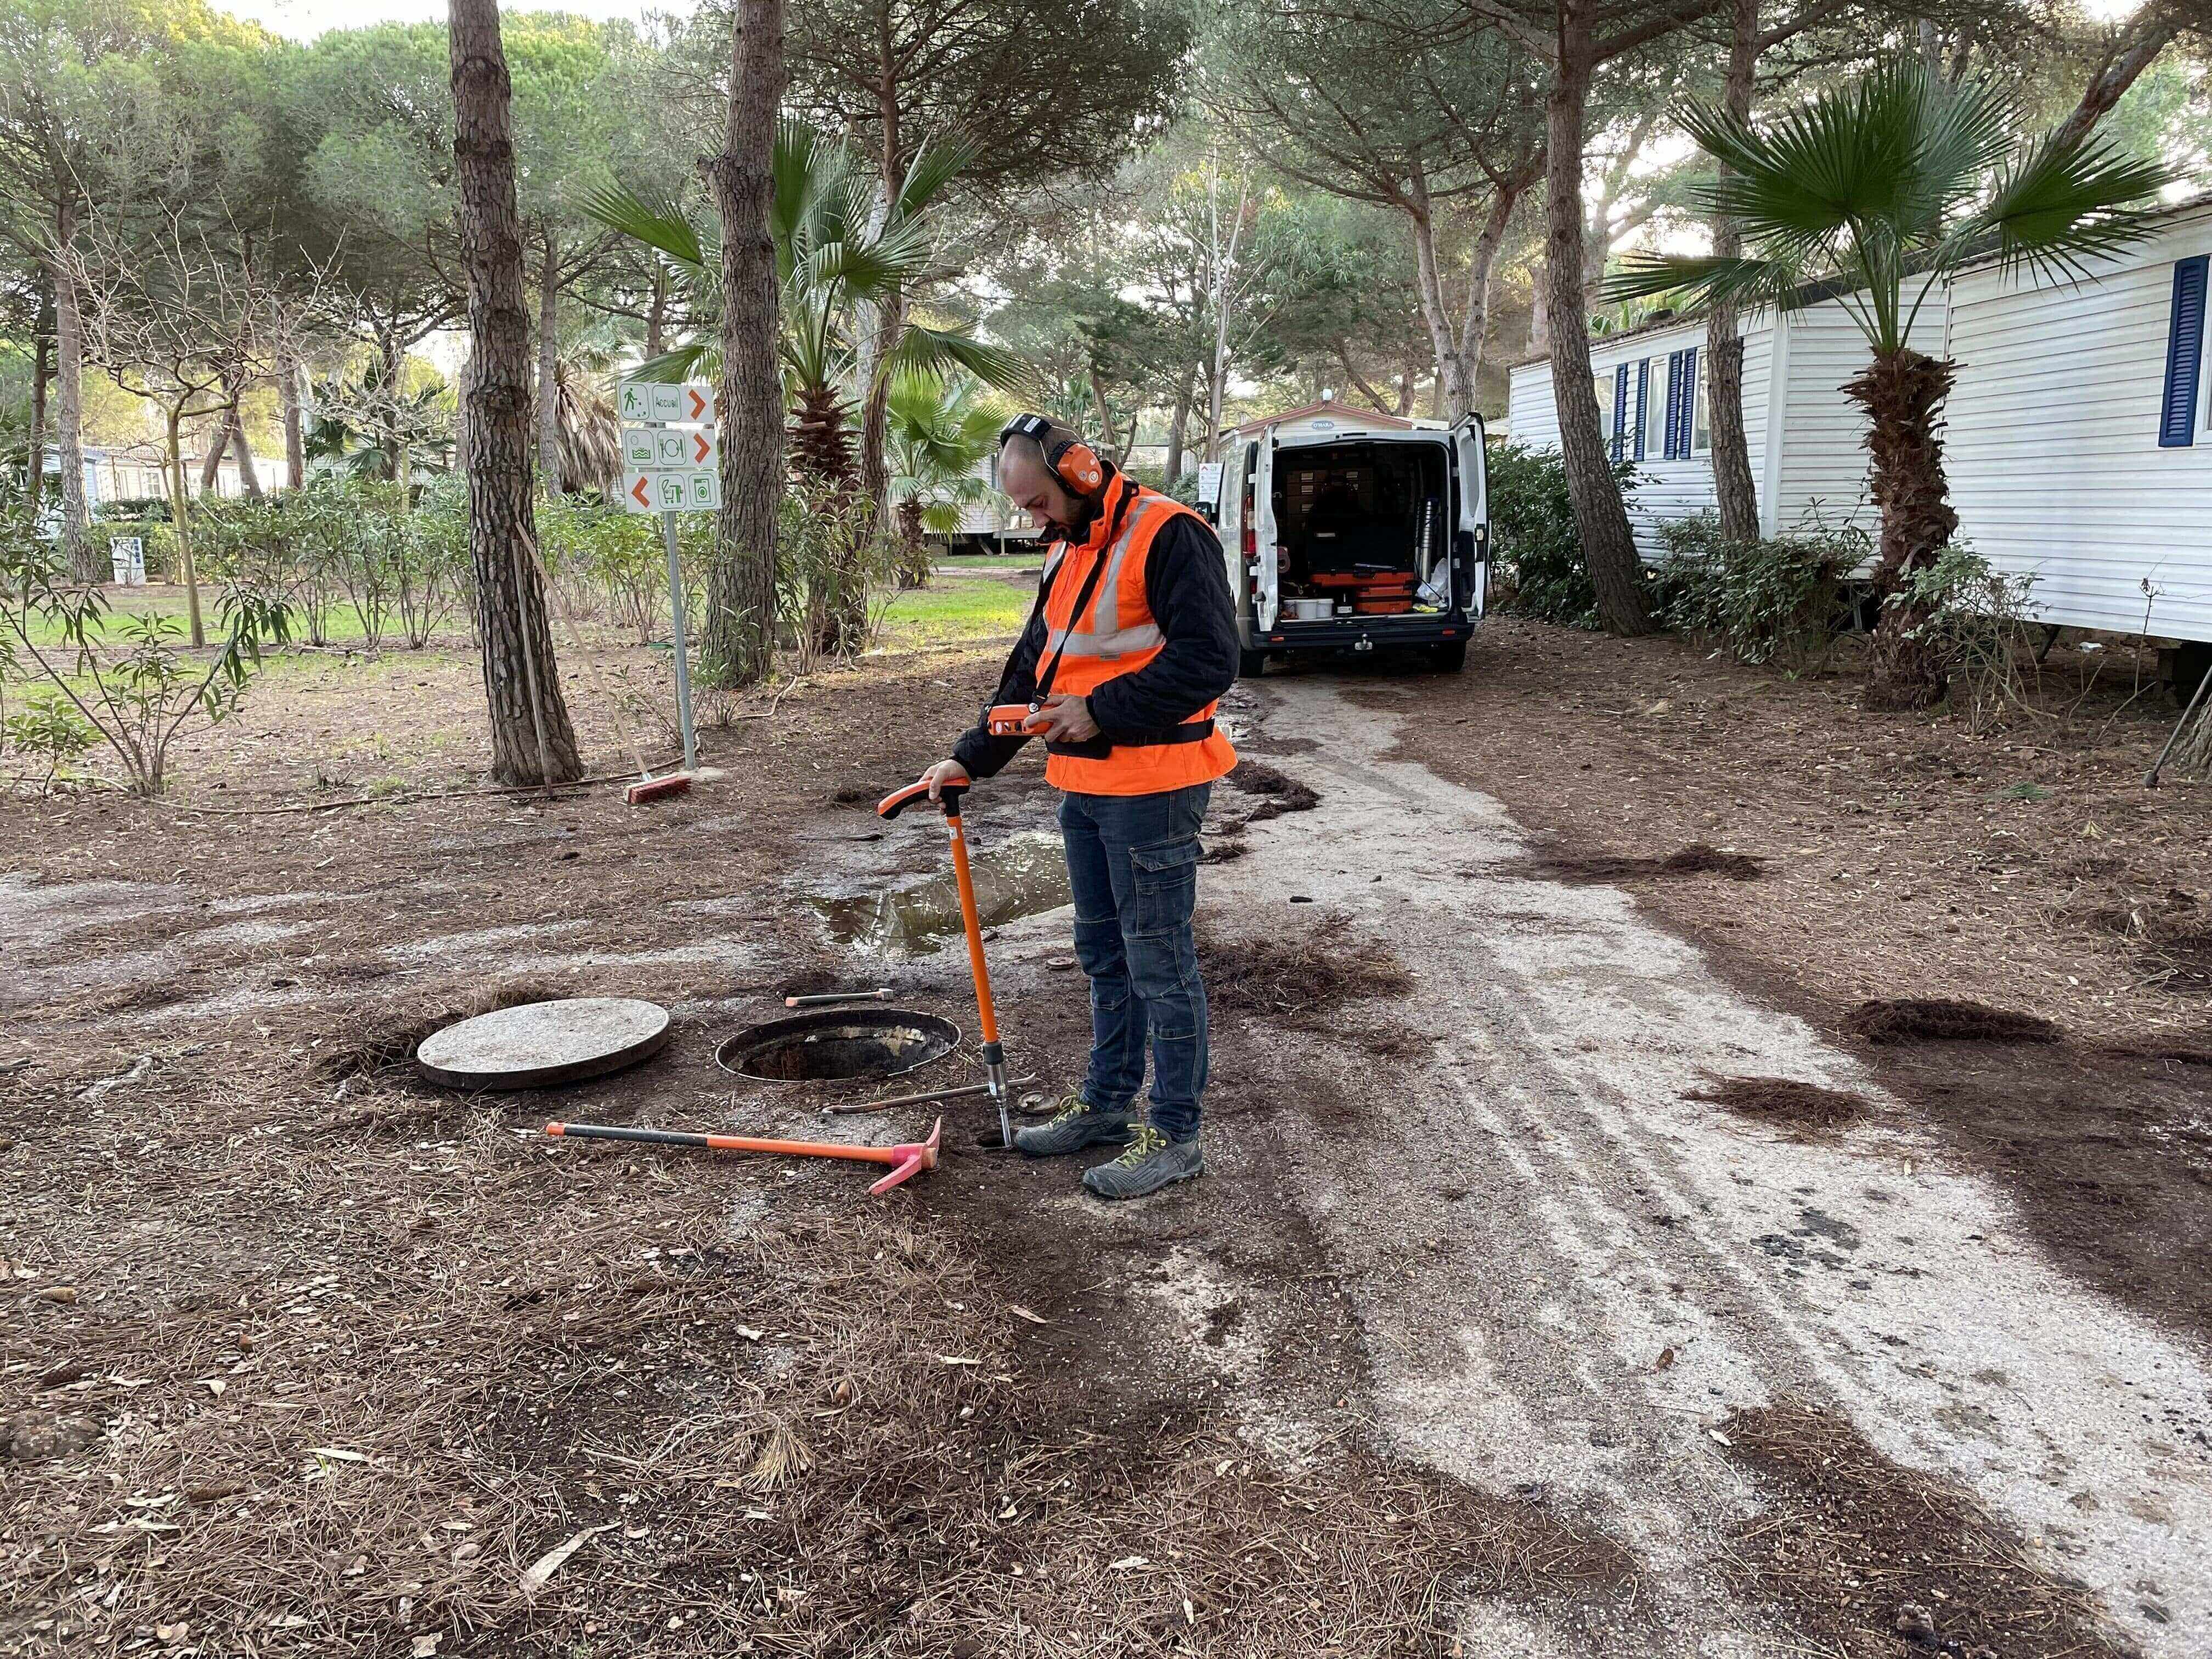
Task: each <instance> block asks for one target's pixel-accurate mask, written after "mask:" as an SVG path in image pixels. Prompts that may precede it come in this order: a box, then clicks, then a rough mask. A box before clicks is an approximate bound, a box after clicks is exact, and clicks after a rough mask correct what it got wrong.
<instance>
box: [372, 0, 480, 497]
mask: <svg viewBox="0 0 2212 1659" xmlns="http://www.w3.org/2000/svg"><path fill="white" fill-rule="evenodd" d="M493 3H494V4H495V5H496V3H497V0H493ZM493 21H495V23H496V21H498V20H497V19H496V18H495V19H494V20H493ZM504 67H505V64H504V60H502V63H501V68H502V70H503V69H504ZM508 171H509V172H510V173H512V172H513V163H512V161H510V162H509V164H508ZM374 326H375V329H376V349H377V353H378V357H379V361H380V362H381V363H382V364H383V368H384V388H383V390H384V407H383V409H382V410H380V413H381V414H382V416H384V437H383V440H382V442H381V444H380V448H382V450H383V451H384V476H385V477H386V478H387V479H389V480H392V481H393V482H395V483H400V484H403V485H404V484H405V483H406V482H407V456H406V446H405V445H404V443H402V442H401V441H400V438H399V377H400V374H402V373H403V372H404V370H405V368H406V366H407V354H406V352H405V351H404V350H403V349H401V348H400V344H399V331H398V329H397V328H387V327H386V326H385V325H383V324H381V323H379V324H376V325H374Z"/></svg>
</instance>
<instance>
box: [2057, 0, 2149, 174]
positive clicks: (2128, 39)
mask: <svg viewBox="0 0 2212 1659" xmlns="http://www.w3.org/2000/svg"><path fill="white" fill-rule="evenodd" d="M2180 27H2181V15H2180V9H2179V7H2178V6H2169V5H2166V4H2162V3H2160V0H2151V3H2149V4H2148V5H2146V6H2144V7H2143V8H2142V10H2141V11H2139V12H2137V13H2136V15H2135V16H2134V17H2133V18H2132V19H2131V20H2130V21H2129V23H2128V24H2127V26H2126V31H2127V32H2126V33H2124V34H2122V35H2120V36H2119V37H2118V38H2117V40H2115V41H2114V43H2113V46H2112V52H2110V54H2109V55H2108V56H2107V57H2106V59H2105V61H2104V62H2103V63H2102V64H2099V65H2098V67H2097V72H2096V74H2094V75H2093V76H2091V77H2090V78H2089V84H2088V86H2087V88H2084V89H2083V90H2082V93H2081V102H2080V103H2078V104H2076V105H2075V106H2074V112H2073V113H2072V114H2070V115H2069V116H2068V117H2067V118H2065V119H2064V120H2063V121H2062V122H2060V123H2059V124H2058V129H2057V132H2055V133H2054V134H2053V135H2052V137H2054V138H2055V139H2057V140H2059V141H2062V142H2064V143H2078V142H2080V141H2081V139H2084V138H2086V137H2088V136H2089V132H2090V129H2092V128H2093V127H2094V126H2095V125H2097V123H2098V122H2100V121H2101V120H2103V119H2104V118H2105V117H2106V115H2108V114H2110V113H2111V112H2112V106H2113V105H2115V104H2117V103H2118V102H2119V101H2120V99H2121V98H2122V96H2123V95H2124V94H2125V93H2126V92H2127V89H2128V88H2130V87H2131V86H2133V85H2135V83H2136V76H2140V75H2141V74H2142V72H2143V71H2144V70H2147V69H2148V68H2149V67H2150V66H2151V64H2154V62H2156V61H2157V58H2158V55H2159V53H2160V52H2164V51H2165V50H2166V43H2167V42H2168V41H2170V40H2172V39H2173V37H2174V35H2175V34H2176V33H2178V32H2179V29H2180Z"/></svg>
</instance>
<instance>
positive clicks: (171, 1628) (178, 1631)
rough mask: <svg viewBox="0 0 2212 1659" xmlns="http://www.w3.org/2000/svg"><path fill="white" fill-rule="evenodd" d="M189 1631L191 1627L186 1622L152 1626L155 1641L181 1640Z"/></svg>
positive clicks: (189, 1633)
mask: <svg viewBox="0 0 2212 1659" xmlns="http://www.w3.org/2000/svg"><path fill="white" fill-rule="evenodd" d="M191 1633H192V1627H191V1626H190V1625H187V1624H181V1623H179V1624H174V1625H156V1626H154V1639H155V1641H157V1642H181V1641H183V1640H184V1639H185V1638H186V1637H187V1636H190V1635H191Z"/></svg>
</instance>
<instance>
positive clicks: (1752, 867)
mask: <svg viewBox="0 0 2212 1659" xmlns="http://www.w3.org/2000/svg"><path fill="white" fill-rule="evenodd" d="M1530 867H1531V868H1532V869H1533V870H1534V872H1535V873H1537V874H1540V875H1544V876H1548V877H1550V878H1553V879H1554V880H1557V881H1569V882H1577V883H1583V882H1601V881H1632V880H1635V879H1637V878H1644V877H1650V878H1658V879H1661V880H1679V879H1680V878H1683V877H1686V876H1720V877H1723V878H1725V879H1727V880H1729V881H1757V880H1758V879H1759V878H1760V877H1762V876H1764V875H1765V873H1766V866H1765V864H1763V863H1762V862H1761V861H1760V860H1758V859H1755V858H1753V856H1752V855H1751V854H1748V853H1728V852H1723V851H1722V850H1721V849H1720V848H1717V847H1713V846H1709V845H1708V844H1707V843H1705V842H1701V841H1693V842H1691V843H1690V844H1689V845H1688V846H1687V847H1685V848H1682V849H1681V850H1680V852H1675V853H1668V854H1666V855H1665V856H1664V857H1657V856H1652V857H1631V856H1628V855H1626V854H1595V855H1592V856H1589V857H1585V858H1576V857H1570V856H1568V855H1566V854H1553V855H1548V856H1547V857H1544V858H1541V859H1537V860H1534V861H1533V863H1532V865H1531V866H1530Z"/></svg>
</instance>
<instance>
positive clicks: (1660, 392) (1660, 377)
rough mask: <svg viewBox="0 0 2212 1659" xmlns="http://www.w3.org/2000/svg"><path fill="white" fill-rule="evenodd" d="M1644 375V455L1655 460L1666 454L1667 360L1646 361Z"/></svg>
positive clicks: (1659, 358)
mask: <svg viewBox="0 0 2212 1659" xmlns="http://www.w3.org/2000/svg"><path fill="white" fill-rule="evenodd" d="M1671 384H1672V382H1671V381H1670V380H1668V378H1667V359H1666V358H1664V357H1653V358H1650V360H1648V361H1647V362H1645V363H1644V387H1645V392H1644V453H1645V454H1646V455H1649V456H1650V457H1651V458H1652V459H1655V460H1656V459H1660V458H1662V457H1663V456H1664V455H1665V454H1666V453H1667V388H1668V386H1670V385H1671Z"/></svg>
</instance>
